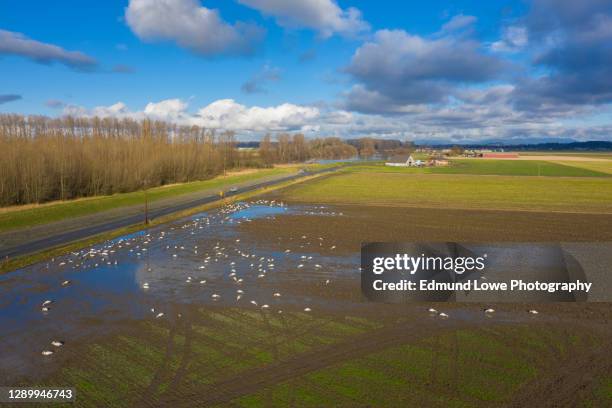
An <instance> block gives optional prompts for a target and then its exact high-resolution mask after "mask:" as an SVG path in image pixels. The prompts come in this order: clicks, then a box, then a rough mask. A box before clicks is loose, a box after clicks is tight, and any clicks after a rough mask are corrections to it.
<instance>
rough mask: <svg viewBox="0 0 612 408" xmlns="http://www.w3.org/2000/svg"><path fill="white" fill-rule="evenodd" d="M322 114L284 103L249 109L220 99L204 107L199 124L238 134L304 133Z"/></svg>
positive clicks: (199, 114)
mask: <svg viewBox="0 0 612 408" xmlns="http://www.w3.org/2000/svg"><path fill="white" fill-rule="evenodd" d="M319 115H320V112H319V109H318V108H315V107H309V106H300V105H294V104H291V103H284V104H281V105H278V106H271V107H259V106H252V107H247V106H245V105H241V104H239V103H237V102H236V101H234V100H232V99H221V100H218V101H215V102H213V103H211V104H210V105H208V106H205V107H203V108H202V109H200V110H199V111H198V113H197V119H196V122H197V123H198V124H200V125H201V126H204V127H207V128H213V129H225V130H235V131H248V132H252V131H259V132H267V131H292V130H302V128H303V127H304V126H306V125H307V124H309V123H310V122H311V121H313V120H314V119H316V118H318V117H319Z"/></svg>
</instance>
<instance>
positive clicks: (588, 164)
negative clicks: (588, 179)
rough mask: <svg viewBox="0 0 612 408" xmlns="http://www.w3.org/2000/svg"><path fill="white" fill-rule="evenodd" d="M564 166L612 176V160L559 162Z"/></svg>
mask: <svg viewBox="0 0 612 408" xmlns="http://www.w3.org/2000/svg"><path fill="white" fill-rule="evenodd" d="M555 163H559V164H562V165H564V166H571V167H579V168H582V169H587V170H592V171H598V172H601V173H607V174H611V175H612V160H606V161H557V162H555Z"/></svg>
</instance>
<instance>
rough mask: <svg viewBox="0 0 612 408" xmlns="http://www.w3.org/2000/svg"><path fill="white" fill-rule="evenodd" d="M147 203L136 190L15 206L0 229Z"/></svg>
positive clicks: (183, 189)
mask: <svg viewBox="0 0 612 408" xmlns="http://www.w3.org/2000/svg"><path fill="white" fill-rule="evenodd" d="M295 171H297V167H283V168H274V169H264V170H257V171H254V172H249V173H244V174H236V175H230V176H227V177H215V178H212V179H209V180H204V181H195V182H191V183H183V184H173V185H169V186H164V187H156V188H151V189H149V190H148V191H147V195H148V199H149V202H155V201H157V200H161V199H165V198H171V197H175V196H179V195H183V194H189V193H195V192H198V191H203V190H214V189H223V188H226V187H229V186H232V185H234V184H238V183H244V182H248V181H254V180H258V179H262V178H264V177H270V176H276V175H282V174H289V173H292V172H295ZM143 203H144V193H143V192H142V191H135V192H132V193H125V194H114V195H111V196H102V197H92V198H84V199H78V200H72V201H64V202H56V203H49V204H43V205H40V206H30V205H28V206H24V207H23V208H19V207H11V208H8V209H0V232H3V231H9V230H13V229H18V228H26V227H31V226H34V225H39V224H45V223H49V222H54V221H60V220H63V219H67V218H73V217H78V216H83V215H89V214H94V213H97V212H100V211H106V210H112V209H115V208H121V207H128V206H132V205H142V204H143Z"/></svg>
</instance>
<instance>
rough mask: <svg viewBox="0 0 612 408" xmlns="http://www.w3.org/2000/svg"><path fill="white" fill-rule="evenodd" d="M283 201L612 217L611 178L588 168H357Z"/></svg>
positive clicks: (525, 164)
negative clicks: (557, 212) (611, 215)
mask: <svg viewBox="0 0 612 408" xmlns="http://www.w3.org/2000/svg"><path fill="white" fill-rule="evenodd" d="M538 164H539V170H538V166H537V165H538ZM537 171H539V172H540V174H545V175H546V177H527V176H534V175H537V173H536V174H534V172H537ZM520 176H524V177H520ZM284 199H287V200H292V201H300V202H312V203H337V204H362V205H368V204H369V205H388V206H412V207H435V208H457V209H509V210H532V211H561V212H586V213H589V212H592V213H612V178H610V176H609V174H605V173H601V172H596V171H592V170H588V169H581V168H577V167H572V166H565V165H561V164H557V163H548V162H542V163H538V162H531V161H502V160H499V161H496V160H483V161H475V160H459V161H458V163H456V164H454V165H453V166H450V167H437V168H422V169H413V168H394V167H385V166H384V165H362V166H353V167H350V168H347V169H345V170H343V171H342V174H339V175H336V176H333V177H328V178H324V179H321V180H319V181H316V182H312V183H307V184H303V185H301V186H297V187H294V188H291V189H288V190H287V191H286V192H285V193H284Z"/></svg>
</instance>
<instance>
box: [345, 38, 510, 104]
mask: <svg viewBox="0 0 612 408" xmlns="http://www.w3.org/2000/svg"><path fill="white" fill-rule="evenodd" d="M504 68H505V66H504V63H503V62H502V61H501V60H499V59H497V58H495V57H493V56H491V55H488V54H486V53H484V52H483V50H482V47H481V44H480V43H479V42H477V41H474V40H471V39H469V38H463V37H460V38H455V37H453V36H449V35H447V36H443V37H440V38H427V37H422V36H419V35H413V34H409V33H407V32H405V31H403V30H380V31H377V32H376V34H375V35H374V38H373V39H372V40H371V41H368V42H366V43H364V44H363V45H362V46H361V47H359V48H358V49H357V50H356V51H355V53H354V54H353V58H352V60H351V63H350V64H349V66H348V67H347V68H346V72H348V73H349V74H350V75H351V76H352V77H353V79H355V80H356V81H358V84H357V86H356V87H354V88H353V90H352V91H351V92H349V93H348V94H347V107H348V108H350V109H355V110H359V111H361V112H368V113H376V112H384V111H389V112H398V111H404V110H405V109H409V108H406V107H405V105H420V104H424V103H440V102H443V101H444V100H445V99H446V98H448V97H449V96H451V95H452V92H453V91H454V89H455V88H456V87H457V86H460V85H463V84H477V83H481V82H486V81H489V80H492V79H495V78H496V77H498V76H500V75H501V74H502V73H503V71H504ZM403 106H404V107H403Z"/></svg>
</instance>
